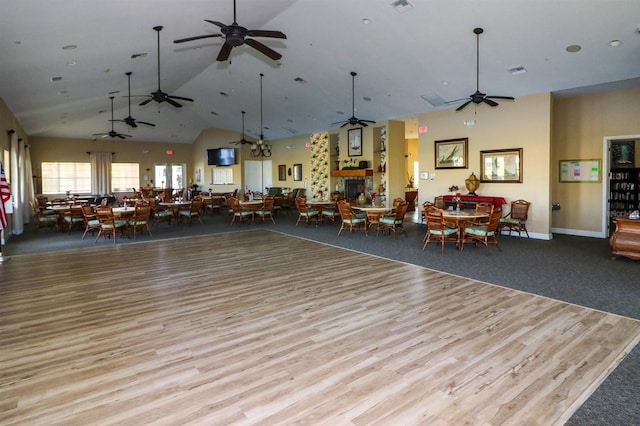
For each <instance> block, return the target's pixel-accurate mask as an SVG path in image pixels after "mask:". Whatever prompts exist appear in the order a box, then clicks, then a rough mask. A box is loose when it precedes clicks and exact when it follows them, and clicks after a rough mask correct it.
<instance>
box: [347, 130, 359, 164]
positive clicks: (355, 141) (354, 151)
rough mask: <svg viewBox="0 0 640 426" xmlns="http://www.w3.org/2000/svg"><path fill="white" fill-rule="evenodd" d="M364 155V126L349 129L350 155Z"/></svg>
mask: <svg viewBox="0 0 640 426" xmlns="http://www.w3.org/2000/svg"><path fill="white" fill-rule="evenodd" d="M360 156H362V127H359V128H357V129H349V157H360Z"/></svg>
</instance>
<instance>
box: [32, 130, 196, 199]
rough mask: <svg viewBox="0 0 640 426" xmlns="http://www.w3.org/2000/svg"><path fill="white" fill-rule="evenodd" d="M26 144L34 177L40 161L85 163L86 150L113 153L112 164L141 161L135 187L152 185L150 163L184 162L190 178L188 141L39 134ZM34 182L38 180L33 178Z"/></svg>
mask: <svg viewBox="0 0 640 426" xmlns="http://www.w3.org/2000/svg"><path fill="white" fill-rule="evenodd" d="M29 144H30V145H31V163H32V165H33V174H34V175H35V176H41V175H42V167H41V164H42V162H43V161H73V162H88V161H89V155H88V154H87V153H88V152H112V153H114V155H113V162H114V163H130V162H138V163H140V183H139V185H138V186H143V187H151V179H153V165H154V164H157V163H163V164H164V163H176V164H186V165H187V176H188V177H189V179H188V180H191V179H192V178H191V176H193V166H192V157H193V155H192V153H193V147H192V145H187V144H180V143H177V144H176V143H160V142H158V143H156V142H136V141H130V140H111V139H108V140H106V139H99V140H97V141H94V140H93V139H62V138H42V137H32V138H31V139H30V140H29ZM168 149H171V150H173V154H172V155H168V154H167V150H168ZM144 175H147V176H148V177H149V180H148V181H144V180H143V176H144ZM36 182H37V183H38V182H39V181H38V180H37V179H36ZM160 185H161V184H160V182H154V186H157V187H159V186H160ZM40 190H41V187H40V185H39V184H38V187H37V188H36V189H35V191H36V193H39V192H40ZM60 195H63V194H60Z"/></svg>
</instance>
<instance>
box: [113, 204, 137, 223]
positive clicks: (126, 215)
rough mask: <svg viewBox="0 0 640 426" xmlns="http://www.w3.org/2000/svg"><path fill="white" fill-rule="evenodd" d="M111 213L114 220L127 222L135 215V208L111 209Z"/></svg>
mask: <svg viewBox="0 0 640 426" xmlns="http://www.w3.org/2000/svg"><path fill="white" fill-rule="evenodd" d="M111 211H112V212H113V217H114V218H116V219H120V220H129V219H131V217H133V214H134V213H135V211H136V208H135V207H130V206H126V207H124V206H123V207H113V208H112V209H111Z"/></svg>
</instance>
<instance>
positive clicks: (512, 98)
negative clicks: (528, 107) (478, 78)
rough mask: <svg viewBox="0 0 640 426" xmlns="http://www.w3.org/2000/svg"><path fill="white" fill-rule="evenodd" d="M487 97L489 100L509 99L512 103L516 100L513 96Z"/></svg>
mask: <svg viewBox="0 0 640 426" xmlns="http://www.w3.org/2000/svg"><path fill="white" fill-rule="evenodd" d="M486 97H487V98H491V99H507V100H510V101H513V100H515V99H516V98H514V97H513V96H493V95H491V96H489V95H487V96H486Z"/></svg>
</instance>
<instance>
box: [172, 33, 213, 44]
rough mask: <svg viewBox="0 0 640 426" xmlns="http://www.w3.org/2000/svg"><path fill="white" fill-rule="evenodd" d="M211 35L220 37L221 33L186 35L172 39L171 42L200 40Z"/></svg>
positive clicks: (211, 36)
mask: <svg viewBox="0 0 640 426" xmlns="http://www.w3.org/2000/svg"><path fill="white" fill-rule="evenodd" d="M213 37H222V34H206V35H200V36H195V37H187V38H181V39H179V40H173V42H174V43H185V42H187V41H193V40H201V39H203V38H213Z"/></svg>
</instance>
